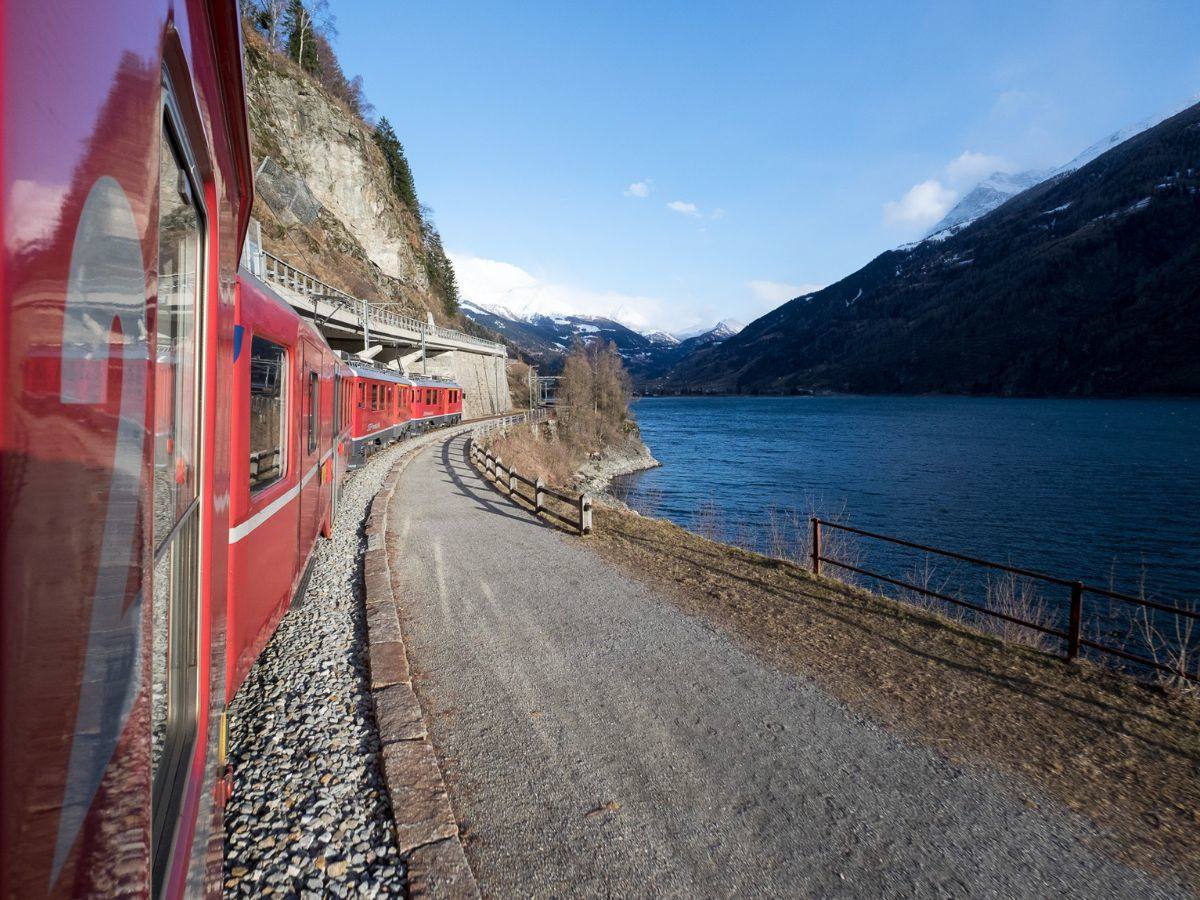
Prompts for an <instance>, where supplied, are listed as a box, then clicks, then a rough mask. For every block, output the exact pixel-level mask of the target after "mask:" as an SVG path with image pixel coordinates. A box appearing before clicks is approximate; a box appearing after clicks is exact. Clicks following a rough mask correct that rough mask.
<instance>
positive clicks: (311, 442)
mask: <svg viewBox="0 0 1200 900" xmlns="http://www.w3.org/2000/svg"><path fill="white" fill-rule="evenodd" d="M319 400H320V393H319V387H318V381H317V373H316V372H309V373H308V452H309V453H312V452H313V451H314V450H316V449H317V407H318V405H319Z"/></svg>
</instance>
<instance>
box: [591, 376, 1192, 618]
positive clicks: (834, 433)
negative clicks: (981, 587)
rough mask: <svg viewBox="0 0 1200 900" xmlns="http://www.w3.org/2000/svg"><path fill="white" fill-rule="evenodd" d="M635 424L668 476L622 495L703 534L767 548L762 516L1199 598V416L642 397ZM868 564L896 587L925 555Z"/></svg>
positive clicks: (1137, 410) (909, 401) (1175, 410)
mask: <svg viewBox="0 0 1200 900" xmlns="http://www.w3.org/2000/svg"><path fill="white" fill-rule="evenodd" d="M634 413H635V415H636V416H637V419H638V422H639V423H640V425H641V428H642V435H643V438H644V439H645V441H646V443H647V444H648V445H649V446H650V449H651V450H652V451H653V452H654V455H655V456H656V457H657V458H658V459H659V460H660V461H661V462H662V464H663V465H662V467H661V468H659V469H653V470H650V471H647V472H644V473H639V474H636V475H632V476H626V477H624V478H622V479H619V483H618V484H617V485H615V486H614V492H615V493H617V494H618V496H620V497H621V498H622V499H624V500H625V501H626V502H627V503H629V504H630V505H631V506H632V507H633V508H635V509H638V510H639V511H641V512H645V513H649V514H653V515H659V516H663V517H666V518H669V519H672V520H674V521H675V522H678V523H679V524H681V525H683V526H685V527H690V528H692V529H693V530H700V531H702V532H704V533H708V534H710V535H712V534H713V532H714V531H715V532H716V534H715V536H718V537H722V538H724V539H726V540H736V541H737V542H739V543H742V544H746V545H750V546H753V547H755V548H757V549H764V550H765V549H769V547H770V546H771V540H772V533H778V532H777V531H774V532H773V530H772V528H771V525H770V520H771V518H772V515H771V514H770V513H768V512H767V510H769V509H770V508H772V507H774V508H775V509H776V510H777V512H776V513H775V516H776V517H777V521H781V520H783V519H784V518H786V517H787V514H788V513H794V514H795V515H797V516H800V517H803V518H804V520H807V518H808V516H809V515H811V514H812V513H813V512H816V513H817V514H818V515H820V516H822V517H823V518H824V517H829V518H834V519H839V518H840V519H841V520H843V521H845V522H846V523H848V524H851V525H854V526H857V527H859V528H863V529H866V530H869V531H876V532H881V533H883V534H886V535H891V536H895V537H900V538H904V539H907V540H910V541H915V542H919V543H924V544H931V545H933V546H936V547H941V548H944V549H948V550H953V551H957V552H959V553H965V554H969V555H972V556H979V557H983V558H985V559H989V560H994V561H997V562H1002V563H1008V564H1010V565H1015V566H1020V567H1024V568H1030V569H1034V570H1036V571H1040V572H1044V573H1046V574H1049V575H1054V576H1058V577H1061V578H1067V579H1070V580H1081V581H1084V582H1086V583H1089V584H1095V585H1098V586H1101V587H1113V588H1115V589H1116V590H1121V591H1126V592H1129V593H1134V594H1137V593H1139V591H1142V590H1144V591H1145V594H1146V595H1147V596H1150V597H1154V598H1157V599H1160V600H1166V601H1171V602H1173V603H1174V602H1178V601H1195V600H1196V599H1197V597H1198V595H1200V590H1198V585H1200V465H1198V463H1200V401H1194V400H1026V399H987V398H964V397H713V398H644V399H641V400H639V401H637V402H636V403H635V405H634ZM856 552H857V553H858V554H859V556H858V559H859V560H860V562H861V563H862V565H863V566H865V567H868V568H872V569H879V570H880V571H883V572H885V573H886V574H891V575H893V577H902V576H903V577H911V576H912V575H913V573H914V565H915V564H918V563H920V561H921V557H922V556H923V555H922V554H913V553H911V552H908V551H898V550H894V549H891V548H888V547H887V546H886V545H879V544H877V543H876V542H866V541H860V542H859V546H858V549H857V550H856ZM939 566H940V568H939V572H938V578H941V579H943V580H945V579H950V580H956V579H958V575H957V574H955V572H954V571H953V569H952V568H949V567H946V566H942V565H941V564H939ZM935 580H936V579H935ZM865 583H866V582H864V584H865ZM940 584H941V583H940V582H939V585H938V586H940Z"/></svg>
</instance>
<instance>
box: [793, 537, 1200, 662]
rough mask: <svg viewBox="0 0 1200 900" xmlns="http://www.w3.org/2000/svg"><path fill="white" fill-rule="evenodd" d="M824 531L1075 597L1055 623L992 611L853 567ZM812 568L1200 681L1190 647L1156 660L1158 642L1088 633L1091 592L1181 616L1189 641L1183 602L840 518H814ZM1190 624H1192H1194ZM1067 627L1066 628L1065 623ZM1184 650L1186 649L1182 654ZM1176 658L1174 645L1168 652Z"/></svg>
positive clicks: (1194, 621) (1194, 614)
mask: <svg viewBox="0 0 1200 900" xmlns="http://www.w3.org/2000/svg"><path fill="white" fill-rule="evenodd" d="M824 529H836V530H837V531H842V532H845V533H847V534H853V535H856V536H858V537H861V538H868V539H870V540H874V541H882V542H885V543H888V544H892V545H894V546H898V547H906V548H908V549H910V550H917V551H920V552H921V553H925V554H930V555H934V556H939V557H942V558H944V559H951V560H955V561H957V562H961V563H966V564H968V565H971V566H976V567H978V568H981V569H985V570H988V569H990V570H993V571H999V572H1005V573H1007V574H1009V575H1013V576H1016V577H1018V578H1024V579H1028V580H1030V581H1033V582H1041V583H1042V584H1048V585H1053V586H1056V587H1058V588H1062V589H1064V590H1065V591H1069V597H1070V599H1069V601H1068V604H1067V606H1066V609H1065V611H1064V612H1063V613H1060V614H1057V615H1054V616H1053V618H1052V619H1051V620H1049V621H1041V622H1035V621H1032V620H1031V619H1027V618H1022V617H1021V616H1019V615H1012V614H1010V613H1008V612H1004V611H1002V610H997V609H990V608H989V607H987V606H986V605H983V604H980V603H973V602H971V601H969V600H966V599H964V598H963V597H961V596H955V595H953V594H948V593H946V592H945V591H935V590H931V589H930V588H928V587H926V586H924V585H918V584H913V583H912V582H911V581H905V580H904V579H901V578H893V577H891V576H889V575H884V574H882V573H880V572H872V571H870V570H869V569H866V568H863V567H862V566H858V565H853V564H851V563H850V562H848V561H845V560H839V559H836V558H835V557H833V556H831V555H829V554H828V553H826V552H825V550H824V547H825V544H824V541H823V538H822V532H823V531H824ZM811 560H812V571H813V574H814V575H821V574H822V564H828V565H831V566H836V567H837V568H839V569H842V570H845V571H848V572H854V573H855V574H857V575H864V576H866V577H867V578H873V579H875V580H877V581H881V582H883V583H884V584H890V585H892V586H894V587H898V588H901V589H902V590H904V591H912V592H914V593H917V594H921V595H923V596H926V597H931V598H933V599H935V600H939V601H941V602H943V603H950V604H953V605H955V606H959V607H963V608H965V609H969V610H972V611H973V612H974V613H976V614H978V615H984V616H991V617H992V618H996V619H1002V620H1004V621H1006V622H1011V623H1012V624H1014V625H1019V626H1021V627H1023V628H1030V629H1033V630H1034V631H1036V632H1039V633H1041V634H1044V635H1046V636H1048V637H1050V638H1056V639H1057V640H1059V641H1060V642H1061V645H1062V654H1063V657H1064V658H1065V659H1066V660H1068V661H1072V660H1075V659H1077V658H1078V657H1079V654H1080V650H1081V649H1083V648H1086V649H1089V650H1093V651H1095V652H1097V653H1100V654H1107V655H1109V656H1116V657H1119V658H1120V659H1124V660H1126V661H1127V662H1132V663H1134V664H1135V665H1137V666H1142V667H1145V668H1146V669H1153V670H1156V671H1159V672H1163V673H1166V674H1167V675H1171V676H1174V677H1176V678H1181V679H1185V680H1187V681H1193V682H1194V681H1200V665H1197V664H1196V662H1195V651H1192V654H1191V655H1189V653H1188V652H1187V651H1188V647H1187V646H1181V647H1179V648H1175V650H1176V654H1175V658H1169V659H1167V660H1166V661H1164V660H1162V659H1158V658H1155V657H1156V656H1157V653H1154V652H1153V651H1155V650H1156V648H1155V647H1154V645H1153V642H1148V646H1147V647H1146V649H1147V650H1148V651H1152V655H1150V656H1146V655H1143V654H1140V653H1132V652H1130V650H1129V649H1127V648H1126V647H1120V646H1115V645H1114V644H1111V643H1104V642H1103V641H1102V640H1101V639H1100V635H1099V634H1097V635H1096V637H1095V639H1092V638H1088V637H1085V636H1084V628H1083V621H1084V599H1085V597H1087V596H1088V595H1095V596H1098V597H1104V598H1107V599H1108V600H1110V601H1112V600H1115V601H1119V602H1121V603H1124V604H1127V605H1129V606H1133V607H1140V608H1142V609H1144V610H1154V611H1155V612H1156V613H1158V614H1162V615H1169V616H1175V617H1178V618H1179V619H1180V620H1182V621H1183V623H1184V624H1183V625H1182V626H1180V627H1178V628H1176V630H1175V634H1176V636H1177V637H1179V639H1180V641H1181V644H1186V642H1187V641H1189V640H1190V639H1191V636H1192V633H1193V632H1192V629H1193V628H1196V627H1200V612H1198V611H1197V610H1195V609H1188V608H1186V607H1182V606H1173V605H1170V604H1166V603H1158V602H1156V601H1154V600H1148V599H1146V598H1145V597H1135V596H1133V595H1131V594H1122V593H1120V592H1119V591H1113V590H1109V589H1107V588H1102V587H1097V586H1096V585H1091V584H1084V583H1083V582H1082V581H1071V580H1069V579H1066V578H1059V577H1056V576H1054V575H1044V574H1042V573H1041V572H1034V571H1031V570H1029V569H1021V568H1017V567H1016V566H1009V565H1005V564H1004V563H998V562H992V561H991V560H986V559H979V558H977V557H974V556H967V555H966V554H963V553H955V552H953V551H951V550H943V549H941V548H940V547H930V546H928V545H926V544H918V543H915V542H913V541H906V540H903V539H902V538H896V537H890V536H888V535H885V534H877V533H875V532H873V531H864V530H863V529H861V528H853V527H851V526H849V525H842V524H839V523H837V522H827V521H824V520H822V519H818V518H813V520H812V556H811ZM1189 623H1190V624H1189ZM1064 626H1065V627H1064ZM1181 651H1182V652H1181ZM1166 652H1167V653H1168V656H1170V649H1168V650H1167V651H1166Z"/></svg>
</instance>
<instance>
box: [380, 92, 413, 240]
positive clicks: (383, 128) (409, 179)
mask: <svg viewBox="0 0 1200 900" xmlns="http://www.w3.org/2000/svg"><path fill="white" fill-rule="evenodd" d="M375 143H376V144H378V145H379V149H380V150H382V151H383V158H384V159H385V160H387V165H388V174H389V175H390V176H391V179H392V190H393V191H395V192H396V196H397V197H399V198H400V201H401V202H402V203H403V204H404V205H405V206H407V207H408V208H409V211H410V212H412V214H413V215H414V216H416V217H417V218H418V219H420V218H421V205H420V203H418V202H417V186H416V183H415V182H414V181H413V175H412V169H410V168H409V166H408V159H407V157H405V155H404V145H403V144H401V143H400V139H399V138H398V137H396V132H395V131H394V130H393V129H392V123H391V122H389V121H388V120H387V116H381V117H380V119H379V124H378V125H376V126H375Z"/></svg>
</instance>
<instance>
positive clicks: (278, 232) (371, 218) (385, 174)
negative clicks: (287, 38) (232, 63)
mask: <svg viewBox="0 0 1200 900" xmlns="http://www.w3.org/2000/svg"><path fill="white" fill-rule="evenodd" d="M245 40H246V81H247V107H248V110H249V116H250V131H251V139H252V148H251V152H252V155H253V158H254V165H255V192H256V196H255V201H254V214H255V216H256V217H257V218H258V219H259V221H260V222H262V225H263V244H264V246H265V247H266V249H267V250H268V251H270V252H272V253H275V254H277V255H279V256H280V257H282V258H284V259H286V260H287V261H288V262H290V263H291V264H293V265H295V266H297V267H298V268H301V269H304V270H305V271H308V272H309V273H311V274H313V275H315V276H317V277H318V278H320V279H322V280H324V281H327V282H328V283H330V284H332V285H334V286H335V287H338V288H341V289H342V290H345V291H347V292H349V293H351V294H354V295H355V296H359V297H365V298H366V299H368V300H373V301H381V302H384V303H388V304H391V305H394V306H396V307H398V308H402V309H403V310H404V311H405V312H407V313H409V314H410V315H412V314H417V315H418V316H419V317H420V318H424V317H425V313H426V311H427V310H428V311H430V312H432V313H433V315H434V317H435V318H436V319H437V320H438V321H439V322H443V323H450V324H461V322H459V321H458V320H457V317H455V316H450V315H447V314H446V312H445V310H444V306H443V304H442V302H441V301H440V299H439V298H437V297H436V296H435V295H434V292H433V290H432V289H431V287H430V283H429V277H428V275H427V269H426V265H425V258H424V250H423V245H422V237H421V224H420V221H419V220H418V219H417V216H416V215H415V211H413V210H410V209H408V208H407V207H406V206H405V204H404V203H402V202H401V201H400V199H399V198H398V197H397V196H396V194H395V192H394V191H393V190H392V187H391V184H390V175H389V170H388V166H387V163H386V161H385V160H384V157H383V153H382V152H381V151H380V149H379V147H378V146H377V145H376V143H375V140H374V138H373V135H372V131H371V128H370V126H369V125H367V124H366V123H364V122H363V121H362V120H361V119H359V118H358V116H356V115H355V114H354V113H353V112H351V111H350V110H349V109H348V108H347V107H346V106H345V105H344V104H342V103H340V102H339V101H338V100H336V99H335V98H334V97H332V96H331V95H330V94H329V93H328V92H326V91H325V90H324V89H323V88H322V87H321V86H320V85H319V84H318V83H317V82H316V80H315V79H313V78H312V77H310V76H309V75H307V74H306V73H304V72H302V71H300V69H299V67H297V66H296V65H294V64H293V63H292V62H291V60H289V59H287V58H286V57H284V56H282V55H280V54H278V53H274V52H272V51H271V50H270V49H269V48H268V47H267V45H266V44H265V43H264V41H263V40H262V39H261V37H259V36H258V35H257V34H256V33H255V32H254V31H253V29H247V32H246V38H245Z"/></svg>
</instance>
